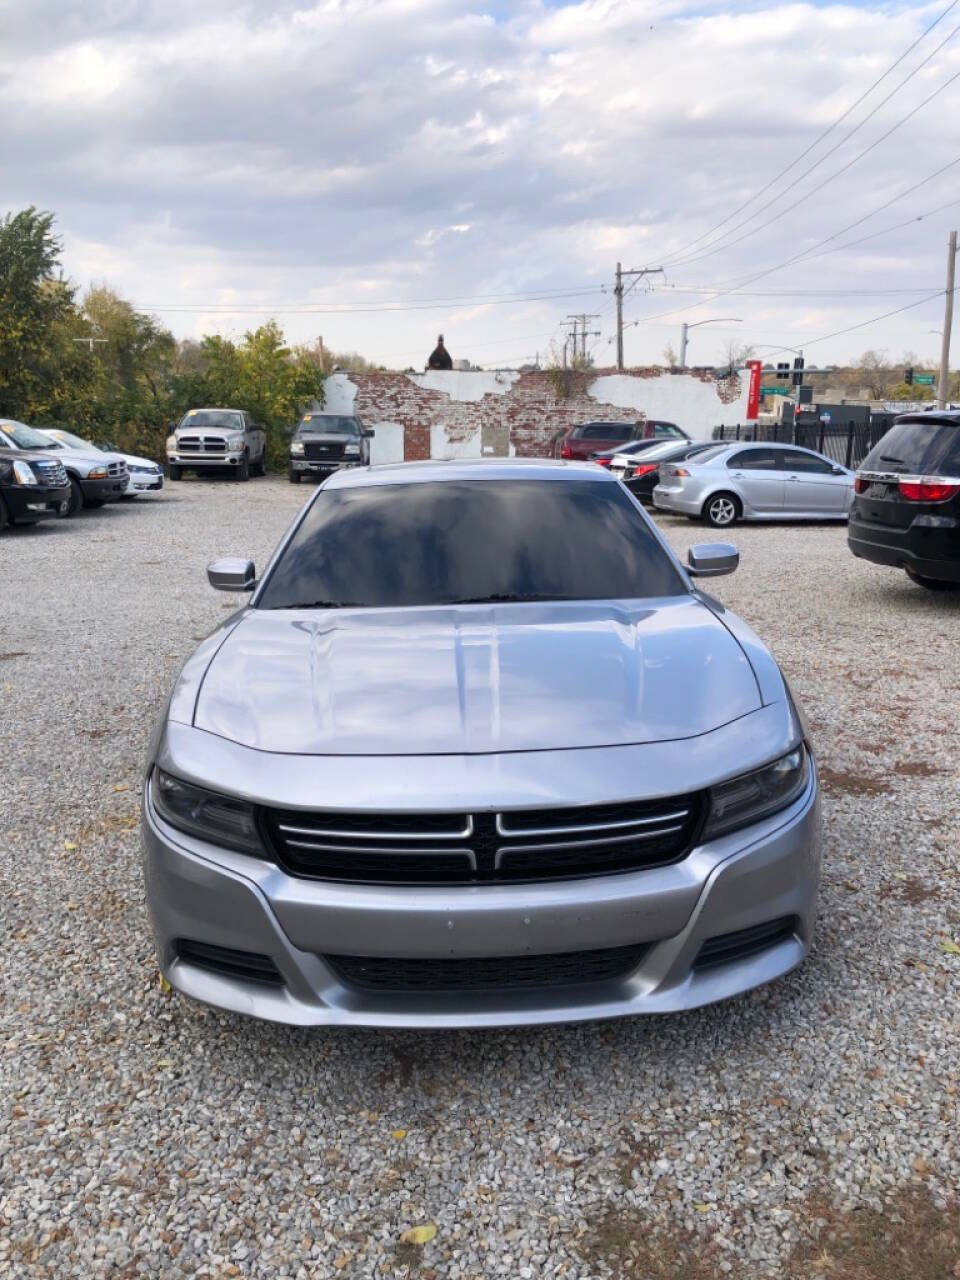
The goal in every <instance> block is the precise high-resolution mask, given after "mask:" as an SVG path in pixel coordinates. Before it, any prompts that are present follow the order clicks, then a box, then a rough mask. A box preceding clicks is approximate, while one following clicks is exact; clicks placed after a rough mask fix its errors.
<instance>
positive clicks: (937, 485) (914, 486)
mask: <svg viewBox="0 0 960 1280" xmlns="http://www.w3.org/2000/svg"><path fill="white" fill-rule="evenodd" d="M898 483H899V488H900V497H901V498H906V499H907V501H908V502H946V500H947V499H948V498H952V497H953V496H954V494H955V493H960V484H947V483H945V482H944V481H943V480H900V481H899V482H898Z"/></svg>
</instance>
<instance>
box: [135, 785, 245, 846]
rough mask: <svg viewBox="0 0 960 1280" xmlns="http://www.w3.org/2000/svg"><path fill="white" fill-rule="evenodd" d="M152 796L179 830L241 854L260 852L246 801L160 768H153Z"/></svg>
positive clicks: (164, 814) (161, 814) (163, 813)
mask: <svg viewBox="0 0 960 1280" xmlns="http://www.w3.org/2000/svg"><path fill="white" fill-rule="evenodd" d="M151 795H152V797H153V803H154V806H155V808H156V810H157V813H159V815H160V817H161V818H163V819H164V820H165V821H167V822H169V823H170V825H171V827H176V828H177V830H178V831H186V832H187V833H188V834H189V835H192V836H199V837H200V838H201V839H202V840H209V841H210V842H211V843H212V844H219V845H225V846H226V847H227V848H228V849H239V850H240V851H241V852H242V853H258V854H260V855H261V856H262V855H263V844H262V843H261V840H260V837H259V836H258V835H257V824H256V821H255V819H254V816H253V806H252V805H249V804H247V803H246V801H244V800H235V799H234V798H233V797H232V796H221V795H217V794H216V792H214V791H204V790H203V788H202V787H195V786H193V785H192V784H191V783H189V782H181V781H180V779H179V778H174V777H171V775H170V774H169V773H164V772H163V771H162V770H161V769H157V770H155V771H154V775H153V785H152V786H151Z"/></svg>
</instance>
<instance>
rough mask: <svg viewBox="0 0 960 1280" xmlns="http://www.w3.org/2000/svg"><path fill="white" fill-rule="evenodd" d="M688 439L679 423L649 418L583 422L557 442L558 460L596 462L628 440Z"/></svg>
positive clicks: (556, 452) (555, 453)
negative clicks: (599, 456)
mask: <svg viewBox="0 0 960 1280" xmlns="http://www.w3.org/2000/svg"><path fill="white" fill-rule="evenodd" d="M687 439H689V437H688V435H687V433H686V432H685V431H683V430H681V428H680V427H678V426H677V424H676V423H675V422H662V421H661V420H660V419H658V418H647V419H645V420H644V421H643V422H581V423H580V425H579V426H576V427H571V428H570V429H569V431H567V432H566V434H565V435H563V436H562V437H561V438H560V439H559V440H558V441H557V444H556V447H555V450H554V456H555V457H557V458H566V459H568V460H569V461H579V462H587V461H589V460H593V461H596V460H597V459H596V457H595V456H594V455H603V454H605V453H607V452H608V451H610V450H613V451H616V449H617V447H618V446H619V445H623V444H625V443H626V442H627V441H628V440H687ZM602 465H603V464H602V463H601V466H602Z"/></svg>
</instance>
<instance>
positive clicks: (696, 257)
mask: <svg viewBox="0 0 960 1280" xmlns="http://www.w3.org/2000/svg"><path fill="white" fill-rule="evenodd" d="M958 31H960V24H958V25H957V26H956V27H955V28H954V29H953V31H951V33H950V35H949V36H948V37H947V39H948V40H949V39H950V38H951V37H952V36H954V35H955V34H956V33H957V32H958ZM944 43H946V41H944ZM940 47H942V46H940ZM934 52H935V53H936V52H937V50H934ZM932 56H933V55H932V54H931V57H932ZM922 65H923V64H922V63H921V66H922ZM917 70H919V67H918V68H917ZM957 79H960V71H955V72H954V73H953V75H952V76H950V77H949V78H948V79H947V80H945V81H944V82H943V84H942V85H940V87H939V88H937V89H934V91H933V93H931V94H930V95H929V97H927V98H924V100H923V102H921V103H919V104H918V105H917V106H915V107H914V108H913V109H912V110H911V111H908V112H907V114H906V115H905V116H902V117H901V118H900V119H899V120H898V121H897V122H896V124H894V125H891V127H890V128H889V129H888V130H887V131H886V133H882V134H881V135H880V137H879V138H876V139H875V140H874V141H873V142H871V143H870V145H869V146H868V147H864V149H863V150H862V151H861V152H859V153H858V154H857V155H855V156H854V157H853V159H852V160H848V161H847V162H846V164H844V165H841V167H840V168H839V169H837V170H836V172H835V173H831V174H830V175H829V177H826V178H824V179H823V180H822V181H821V182H819V183H817V185H816V186H815V187H812V188H811V189H810V190H809V191H808V192H806V193H805V194H804V199H809V198H810V197H811V196H813V195H816V193H817V192H818V191H822V190H823V188H824V187H826V186H829V184H830V183H831V182H835V181H836V179H837V178H839V177H840V176H841V175H842V174H844V173H846V172H847V170H848V169H852V168H853V166H854V165H855V164H858V163H859V162H860V161H861V160H862V159H863V158H864V156H867V155H869V154H870V152H871V151H874V150H876V148H877V147H879V146H880V144H881V142H886V140H887V138H889V137H890V135H891V134H893V133H896V131H897V130H898V129H899V128H901V126H903V125H905V124H906V123H907V121H908V120H911V119H912V118H913V117H914V116H915V115H916V114H917V113H918V112H919V111H922V110H923V108H924V107H925V106H927V105H928V104H929V103H931V102H932V101H933V100H934V98H936V97H938V96H939V95H940V94H941V93H943V91H944V90H945V89H948V88H949V87H950V85H952V84H953V83H954V81H955V80H957ZM891 96H892V95H891ZM887 101H889V98H886V99H884V102H887ZM883 105H884V103H881V104H880V106H883ZM879 109H880V108H879V107H878V108H877V110H879ZM873 114H874V113H873V112H871V115H873ZM869 119H870V116H867V117H866V120H869ZM866 120H864V121H862V122H861V123H863V124H865V123H866ZM859 127H860V126H859V125H858V126H857V128H859ZM855 132H856V130H852V131H851V132H850V133H849V134H848V135H847V138H850V137H852V136H853V133H855ZM847 138H844V139H843V142H846V141H847ZM843 142H841V143H839V144H838V146H842V145H843ZM836 150H837V148H836V147H834V148H833V149H832V150H831V151H828V152H827V156H829V155H832V154H833V152H834V151H836ZM827 156H823V157H822V159H821V160H818V161H817V163H816V164H814V165H811V166H810V168H809V169H806V170H805V171H804V172H803V173H802V174H800V176H799V177H798V178H796V179H795V180H794V181H793V182H791V183H790V185H789V186H787V187H784V188H783V190H782V191H780V192H779V193H778V194H777V195H776V196H775V197H774V199H773V200H770V201H768V202H767V203H766V204H765V205H762V206H761V208H760V209H758V210H757V211H756V213H753V214H751V215H750V217H749V218H746V219H745V220H744V221H743V222H740V223H738V224H737V226H736V227H731V229H730V231H728V232H725V233H724V234H723V235H722V236H719V237H718V238H717V240H716V241H714V242H713V245H714V247H713V248H710V247H707V248H706V249H705V251H704V252H703V253H696V254H692V255H690V256H689V257H687V258H684V259H682V260H680V261H674V262H672V263H670V265H671V266H674V267H686V266H690V264H691V263H694V262H701V261H702V260H703V259H704V258H709V257H711V256H712V255H713V254H715V253H723V252H725V251H726V250H727V249H732V248H733V247H734V246H735V245H738V244H742V243H743V241H744V240H749V239H750V237H751V236H755V235H757V234H758V233H759V232H761V231H765V230H766V228H767V227H770V226H772V225H773V224H774V223H775V222H779V221H780V219H781V218H785V217H786V216H787V214H788V213H792V212H793V209H794V207H795V206H793V205H791V206H789V208H786V209H781V210H780V211H779V212H778V213H775V214H774V215H773V217H772V218H768V219H767V220H766V222H761V223H760V225H759V226H756V227H752V228H751V229H750V230H749V231H745V232H744V233H743V235H742V236H737V238H736V239H735V240H727V241H726V243H725V244H724V243H721V241H724V240H726V238H727V236H728V235H730V234H731V232H732V231H736V230H737V229H738V228H739V227H742V226H744V225H745V224H746V223H747V222H752V221H753V219H754V218H755V217H757V215H758V214H760V213H762V212H763V211H764V210H765V209H769V208H770V207H771V205H774V204H776V202H777V201H778V200H780V199H781V198H782V197H783V196H785V195H786V194H787V192H789V191H792V190H793V188H794V187H795V186H797V185H798V183H800V182H802V181H803V179H804V178H806V177H808V176H809V175H810V174H811V173H812V172H813V170H814V169H816V168H817V167H818V165H820V164H821V163H822V160H825V159H826V158H827ZM871 216H872V215H871Z"/></svg>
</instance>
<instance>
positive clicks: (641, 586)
mask: <svg viewBox="0 0 960 1280" xmlns="http://www.w3.org/2000/svg"><path fill="white" fill-rule="evenodd" d="M736 564H737V552H736V549H735V548H734V547H730V546H728V545H726V544H722V543H721V544H707V545H705V546H699V547H694V548H693V549H692V550H691V552H690V559H689V564H688V565H687V566H686V567H685V566H683V565H682V564H681V563H680V562H679V561H678V560H677V559H676V557H675V556H674V554H673V552H672V551H671V550H670V548H669V547H668V546H667V544H666V543H665V542H664V541H663V539H662V538H661V536H660V534H659V532H658V531H657V529H656V528H655V527H654V525H653V524H652V522H651V521H650V519H649V517H648V516H647V515H646V514H645V513H644V511H643V508H642V507H641V506H640V505H639V503H637V502H636V501H635V500H634V499H633V498H632V497H631V496H630V494H629V493H628V492H627V490H626V489H625V488H624V486H623V485H622V484H620V483H619V482H617V481H616V480H614V479H612V478H611V477H610V476H609V475H608V474H607V472H606V471H605V470H603V469H602V468H600V467H595V466H593V465H586V466H584V465H578V466H570V465H565V464H563V463H542V462H535V461H532V460H530V461H523V462H521V461H513V462H502V461H497V462H492V461H491V462H490V463H485V462H482V461H476V462H442V463H430V462H427V463H404V464H401V465H399V466H384V467H375V468H363V467H358V468H355V469H351V470H344V471H339V472H336V473H335V474H334V475H333V476H332V477H331V479H329V480H327V481H326V483H325V484H324V485H323V486H322V487H321V488H320V489H318V491H317V492H316V495H315V496H314V498H313V499H312V501H311V502H309V503H308V504H307V506H306V508H305V509H304V511H303V512H302V513H301V514H300V515H299V516H298V518H297V519H296V521H295V522H294V525H293V528H292V529H291V530H290V532H289V534H288V535H287V537H286V538H285V539H284V541H283V542H282V543H281V545H280V549H279V551H278V552H277V554H276V555H275V557H274V559H273V561H272V563H271V564H270V565H269V566H268V568H267V570H266V572H265V573H264V574H263V575H262V577H261V578H260V580H259V581H257V580H256V575H255V572H254V566H253V564H252V563H251V562H250V561H248V560H245V559H239V560H236V559H230V560H226V561H217V562H215V563H214V564H213V565H211V566H210V568H209V570H208V572H209V576H210V581H211V583H212V585H213V586H215V587H218V588H220V589H221V590H228V591H237V592H241V593H250V594H249V603H247V602H246V601H244V607H242V608H240V609H239V610H238V611H237V612H236V613H234V614H233V615H232V616H231V617H229V618H228V619H226V621H224V623H223V624H222V625H221V627H220V628H219V629H218V630H217V631H215V632H214V633H213V634H212V635H211V636H209V637H208V638H207V639H206V640H205V641H204V642H203V643H202V644H201V645H200V646H199V648H198V649H197V650H196V651H195V652H194V654H193V656H192V657H190V658H189V659H188V660H187V662H186V664H185V665H184V667H183V670H182V671H181V673H180V677H179V680H178V682H177V684H176V686H175V688H174V689H173V692H172V695H171V698H170V700H169V702H168V704H167V707H166V710H165V712H164V716H163V719H162V721H161V722H160V724H159V725H158V726H157V731H156V733H155V734H154V737H153V740H152V743H151V746H150V752H149V759H148V767H147V778H146V787H145V789H144V814H143V843H144V860H145V868H146V882H147V897H148V901H149V904H150V911H151V914H152V917H153V923H154V929H155V935H156V939H157V944H158V949H159V957H160V965H161V968H162V971H163V973H164V975H165V976H166V978H167V979H168V980H169V982H170V983H171V984H172V985H173V986H174V987H176V988H177V989H178V990H179V991H182V992H183V993H184V994H186V995H189V996H193V997H195V998H197V999H199V1000H203V1001H206V1002H207V1003H209V1004H213V1005H218V1006H220V1007H221V1008H225V1009H232V1010H235V1011H236V1012H240V1013H249V1014H254V1015H256V1016H258V1017H261V1018H268V1019H273V1020H276V1021H280V1022H290V1023H299V1024H302V1025H311V1024H314V1025H319V1024H326V1025H331V1024H339V1025H344V1024H355V1025H366V1026H381V1027H400V1026H407V1027H423V1028H428V1027H458V1026H459V1027H462V1026H473V1027H482V1026H493V1025H498V1024H510V1023H514V1024H516V1023H521V1024H523V1023H527V1024H528V1023H538V1022H562V1021H569V1020H574V1019H582V1018H607V1017H613V1016H616V1015H621V1014H632V1013H666V1012H669V1011H671V1010H679V1009H691V1008H693V1007H695V1006H697V1005H702V1004H706V1003H708V1002H710V1001H713V1000H720V999H722V998H724V997H727V996H732V995H736V994H737V993H739V992H742V991H746V990H748V989H749V988H751V987H755V986H757V985H758V984H760V983H762V982H767V981H769V980H770V979H772V978H777V977H779V976H780V975H781V974H784V973H786V972H787V971H788V970H790V969H792V968H794V966H795V965H797V964H799V963H800V961H801V960H802V959H803V958H804V956H805V955H806V954H807V951H808V949H809V947H810V942H811V938H812V934H813V927H814V917H815V914H816V910H815V898H816V891H817V879H818V873H819V861H820V807H819V800H818V787H817V772H816V766H815V763H814V760H813V757H812V755H811V754H810V752H809V750H808V746H807V743H806V741H805V732H804V726H803V721H802V719H801V717H800V714H799V712H798V711H797V708H796V706H795V705H794V701H793V699H792V697H791V695H790V690H789V688H788V687H787V684H786V682H785V680H784V678H783V676H782V675H781V673H780V670H779V668H778V667H777V664H776V662H775V661H774V659H773V657H772V656H771V655H770V653H769V651H768V650H767V649H766V648H765V647H764V645H763V644H762V643H761V641H760V640H759V639H758V638H757V637H756V636H755V635H754V634H753V632H752V631H751V630H750V629H749V627H747V626H745V624H744V623H743V622H741V621H740V619H739V618H737V617H736V616H735V615H734V614H732V613H731V612H730V611H729V610H727V609H725V608H724V607H723V606H722V605H720V604H718V603H717V602H716V601H714V600H712V599H711V598H710V597H709V596H708V595H706V594H704V593H703V592H702V591H699V590H698V589H697V583H698V582H699V579H700V578H702V577H715V576H717V575H719V574H723V573H730V572H731V571H732V570H733V569H734V568H735V567H736Z"/></svg>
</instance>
